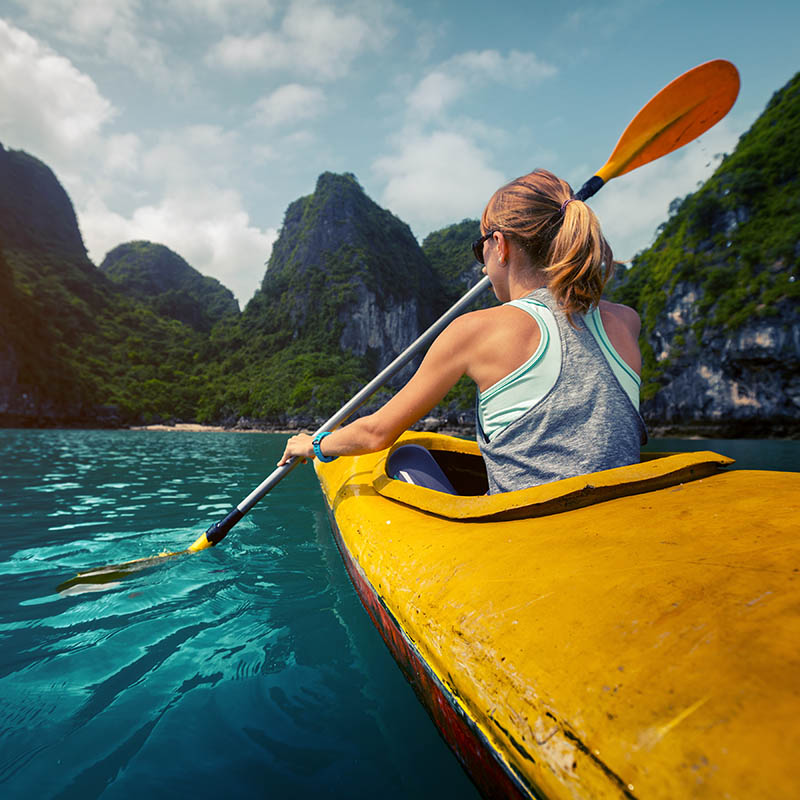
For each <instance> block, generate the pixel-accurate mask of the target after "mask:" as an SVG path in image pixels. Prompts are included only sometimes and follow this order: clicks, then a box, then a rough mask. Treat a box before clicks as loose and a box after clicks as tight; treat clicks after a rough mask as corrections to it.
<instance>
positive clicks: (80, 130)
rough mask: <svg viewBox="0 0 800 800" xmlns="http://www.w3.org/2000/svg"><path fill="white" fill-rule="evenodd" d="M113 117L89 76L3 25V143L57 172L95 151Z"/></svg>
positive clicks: (0, 27)
mask: <svg viewBox="0 0 800 800" xmlns="http://www.w3.org/2000/svg"><path fill="white" fill-rule="evenodd" d="M114 113H115V109H114V107H113V105H112V104H111V102H110V101H108V100H107V99H106V98H105V97H103V96H102V95H101V94H100V92H99V90H98V88H97V86H96V85H95V83H94V81H93V80H92V79H91V78H90V77H89V76H88V75H84V74H83V73H81V72H79V71H78V70H77V69H75V67H74V66H73V65H72V64H71V63H70V62H69V61H68V60H67V59H66V58H63V57H61V56H59V55H57V54H56V53H54V52H53V51H52V50H50V49H49V48H48V47H46V46H44V45H42V44H40V43H39V42H37V41H36V40H35V39H34V38H33V37H31V36H29V35H28V34H27V33H25V32H24V31H21V30H19V29H17V28H14V27H12V26H11V25H8V24H7V23H6V22H3V21H2V20H0V140H2V141H4V142H5V143H6V144H9V145H11V146H15V147H23V146H24V148H25V149H26V150H28V151H29V152H32V153H35V154H36V155H37V156H38V157H39V158H43V159H44V160H46V161H48V163H49V164H50V166H53V167H55V168H57V169H58V168H59V167H66V166H67V164H69V163H71V161H72V159H73V158H74V157H75V156H76V154H78V153H80V152H86V151H87V150H88V151H92V150H93V149H95V148H96V147H97V146H98V144H99V137H100V134H101V129H102V128H103V126H104V125H105V124H106V123H107V122H108V121H109V120H111V118H112V117H113V116H114Z"/></svg>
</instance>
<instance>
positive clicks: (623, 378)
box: [583, 307, 642, 411]
mask: <svg viewBox="0 0 800 800" xmlns="http://www.w3.org/2000/svg"><path fill="white" fill-rule="evenodd" d="M583 321H584V322H585V323H586V327H587V328H588V329H589V332H590V333H591V334H592V336H594V338H595V341H596V342H597V344H599V345H600V350H601V351H602V353H603V355H604V356H605V357H606V361H608V365H609V366H610V367H611V371H612V372H613V373H614V375H616V376H617V380H618V381H619V382H620V386H622V388H623V389H624V390H625V394H627V395H628V397H630V399H631V403H633V405H634V407H635V408H636V410H637V411H638V410H639V390H640V388H641V386H642V379H641V378H640V377H639V376H638V375H637V374H636V373H635V372H634V371H633V369H631V367H630V366H629V365H628V364H627V363H625V361H624V360H623V359H622V357H621V356H620V354H619V353H618V352H617V351H616V349H615V348H614V345H613V344H611V340H610V339H609V338H608V334H607V333H606V329H605V327H604V326H603V318H602V316H601V315H600V309H599V308H597V307H595V308H593V309H591V311H589V313H588V314H585V315H584V317H583Z"/></svg>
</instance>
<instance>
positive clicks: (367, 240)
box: [246, 173, 440, 367]
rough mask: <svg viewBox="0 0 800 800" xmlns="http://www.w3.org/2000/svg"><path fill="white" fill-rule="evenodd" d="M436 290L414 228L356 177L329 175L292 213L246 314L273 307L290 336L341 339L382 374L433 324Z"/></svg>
mask: <svg viewBox="0 0 800 800" xmlns="http://www.w3.org/2000/svg"><path fill="white" fill-rule="evenodd" d="M439 292H440V287H439V284H438V281H437V279H436V276H435V275H434V273H433V271H432V270H431V267H430V265H429V264H428V262H427V260H426V258H425V256H424V255H423V253H422V250H421V249H420V247H419V245H418V244H417V241H416V239H415V238H414V236H413V234H412V233H411V230H410V228H409V227H408V226H407V225H406V224H405V223H403V222H401V221H400V220H399V219H397V217H395V216H394V215H393V214H391V213H390V212H389V211H386V210H385V209H383V208H381V207H380V206H378V205H377V204H376V203H374V202H373V201H372V200H371V199H370V198H369V197H367V195H366V193H365V192H364V190H363V189H362V188H361V186H360V185H359V183H358V181H357V180H356V178H355V176H353V175H349V174H345V175H335V174H333V173H324V174H322V175H320V177H319V179H318V181H317V185H316V189H315V191H314V194H313V195H310V196H308V197H304V198H301V199H299V200H296V201H295V202H293V203H292V204H291V205H290V206H289V208H288V209H287V211H286V216H285V218H284V223H283V227H282V229H281V232H280V235H279V237H278V240H277V241H276V243H275V245H274V247H273V251H272V256H271V258H270V260H269V264H268V266H267V272H266V274H265V276H264V280H263V282H262V285H261V291H260V297H259V296H257V298H255V300H254V302H253V303H252V304H251V305H249V306H248V308H247V311H246V313H247V314H253V313H255V312H256V309H259V312H258V313H263V312H264V310H266V309H269V312H268V313H269V316H270V319H271V321H272V322H273V325H272V327H273V328H278V327H279V326H284V325H285V326H286V331H285V332H286V334H287V335H290V336H291V338H292V339H298V338H309V337H310V338H315V339H319V341H320V342H322V341H324V342H326V343H331V342H335V343H336V344H337V345H338V347H339V348H340V349H341V350H346V351H349V352H351V353H353V354H355V355H357V356H369V358H370V361H371V362H372V363H373V364H374V365H375V366H376V367H382V366H384V365H385V364H387V363H388V362H389V361H391V359H392V358H394V356H395V355H397V353H399V352H400V351H401V350H403V349H404V348H405V347H406V346H407V345H408V344H410V343H411V342H412V341H413V340H414V338H416V336H417V334H418V332H419V331H420V329H421V328H422V327H424V326H427V325H428V324H429V323H430V322H432V321H433V318H434V313H435V310H436V308H437V305H436V302H437V298H438V295H439Z"/></svg>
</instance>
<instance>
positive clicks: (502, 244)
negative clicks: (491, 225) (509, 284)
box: [494, 231, 509, 267]
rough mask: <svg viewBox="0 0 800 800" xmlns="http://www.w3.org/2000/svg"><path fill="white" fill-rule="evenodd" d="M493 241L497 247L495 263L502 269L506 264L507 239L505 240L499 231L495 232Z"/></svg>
mask: <svg viewBox="0 0 800 800" xmlns="http://www.w3.org/2000/svg"><path fill="white" fill-rule="evenodd" d="M494 241H495V244H496V245H497V262H498V264H500V266H501V267H503V266H505V265H506V263H507V262H508V250H509V242H508V239H506V237H505V236H504V235H503V234H502V233H501V232H500V231H495V232H494Z"/></svg>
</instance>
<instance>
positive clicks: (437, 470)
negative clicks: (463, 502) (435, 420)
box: [386, 444, 456, 494]
mask: <svg viewBox="0 0 800 800" xmlns="http://www.w3.org/2000/svg"><path fill="white" fill-rule="evenodd" d="M386 472H387V474H388V475H389V476H390V477H392V478H394V479H395V480H398V481H404V482H405V483H412V484H414V485H415V486H424V487H425V488H426V489H434V490H435V491H437V492H445V493H446V494H456V490H455V489H454V488H453V484H452V483H450V480H449V479H448V477H447V475H445V474H444V472H443V470H442V468H441V467H440V466H439V465H438V464H437V463H436V461H435V459H434V458H433V456H432V455H431V454H430V452H429V451H428V450H427V449H426V448H424V447H422V446H421V445H418V444H406V445H403V446H402V447H398V448H397V450H395V451H394V452H393V453H392V454H391V455H390V456H389V459H388V460H387V462H386Z"/></svg>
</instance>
